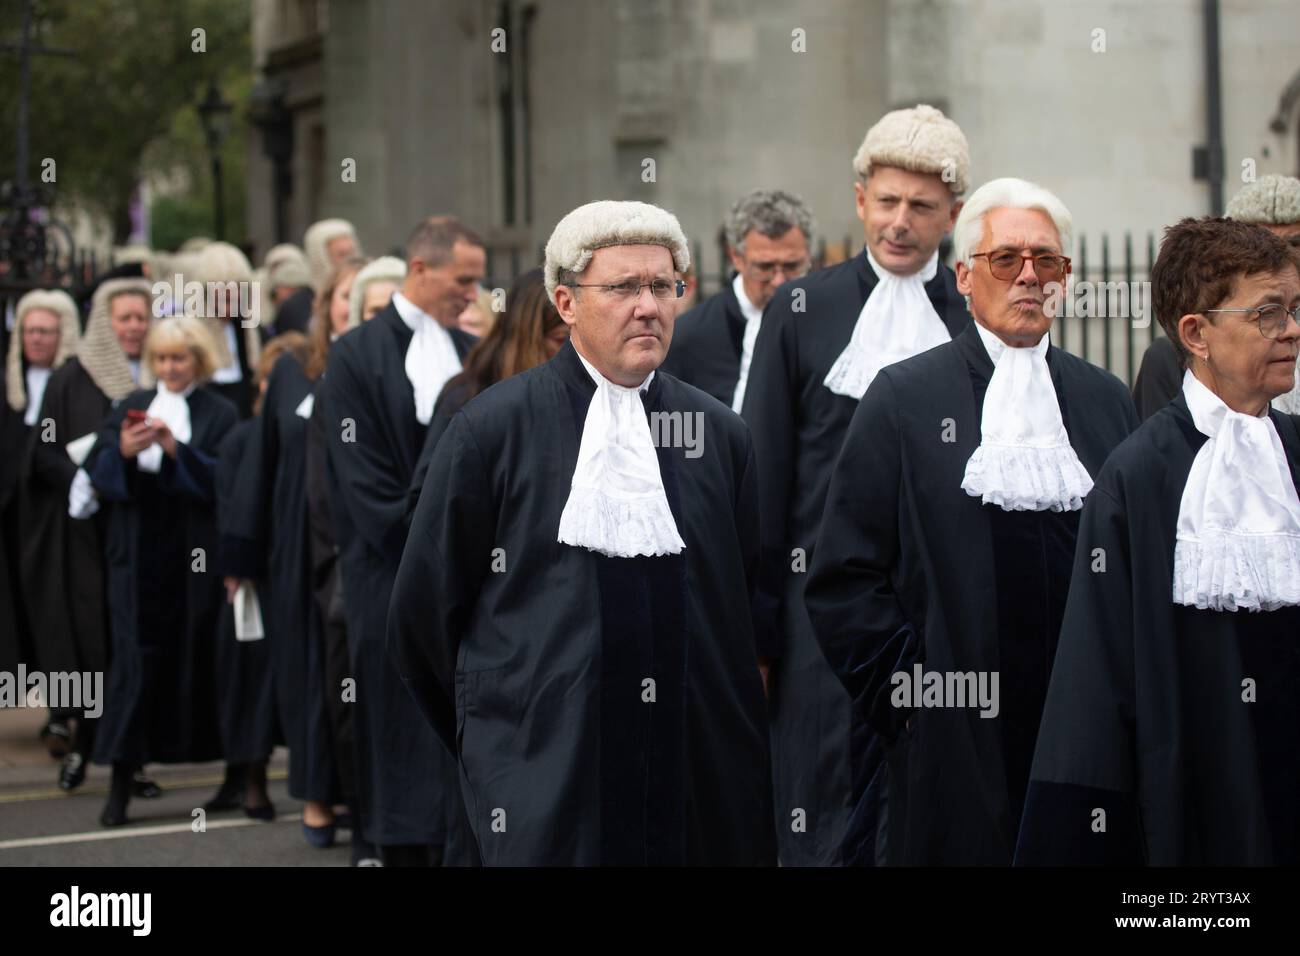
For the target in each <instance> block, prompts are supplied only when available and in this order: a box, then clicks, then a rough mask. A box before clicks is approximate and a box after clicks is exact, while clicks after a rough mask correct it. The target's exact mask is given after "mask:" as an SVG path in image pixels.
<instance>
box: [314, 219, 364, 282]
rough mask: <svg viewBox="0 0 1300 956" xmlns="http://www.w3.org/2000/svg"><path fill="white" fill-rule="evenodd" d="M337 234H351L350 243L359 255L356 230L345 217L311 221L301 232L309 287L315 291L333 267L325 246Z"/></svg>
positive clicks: (359, 242) (359, 246) (335, 237)
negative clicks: (309, 281) (309, 275)
mask: <svg viewBox="0 0 1300 956" xmlns="http://www.w3.org/2000/svg"><path fill="white" fill-rule="evenodd" d="M339 236H351V237H352V243H353V245H355V246H356V249H357V251H356V254H357V255H361V240H360V239H358V238H357V231H356V230H355V229H353V228H352V223H350V222H348V221H347V220H346V219H322V220H321V221H320V222H314V223H312V224H311V225H310V226H308V227H307V231H306V232H305V233H303V237H302V247H303V250H304V251H305V252H306V253H307V264H308V266H309V268H310V270H311V287H312V288H313V289H314V290H316V291H317V292H319V291H320V288H321V286H322V285H324V284H325V280H326V279H328V278H329V275H330V271H331V270H332V269H333V268H334V267H333V265H331V264H330V254H329V250H328V249H327V248H326V246H327V245H329V243H330V242H331V241H332V240H334V239H337V238H338V237H339Z"/></svg>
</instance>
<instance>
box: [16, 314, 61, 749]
mask: <svg viewBox="0 0 1300 956" xmlns="http://www.w3.org/2000/svg"><path fill="white" fill-rule="evenodd" d="M80 333H81V324H80V322H79V321H78V318H77V305H76V303H75V302H73V300H72V297H71V296H70V295H68V294H67V293H66V292H63V291H62V290H60V289H35V290H33V291H31V292H28V293H27V294H26V295H24V296H23V297H22V298H21V299H19V300H18V307H17V310H16V312H15V315H14V329H13V335H12V336H11V337H10V339H9V350H8V354H7V355H6V358H5V368H4V389H5V399H4V400H5V404H6V406H7V407H6V408H5V411H4V426H3V428H0V573H2V574H3V576H0V605H3V606H4V609H5V610H4V611H3V612H0V613H3V614H4V615H5V617H4V618H3V619H0V624H2V625H6V626H5V628H4V633H0V668H2V669H4V670H7V671H10V672H12V670H13V669H14V667H16V666H17V664H18V663H19V662H20V661H22V662H25V663H26V664H28V666H29V667H30V668H31V669H33V670H34V669H35V667H36V661H37V657H36V650H37V648H35V647H33V646H32V645H33V643H38V642H39V641H40V640H41V636H42V635H41V628H40V625H41V608H40V606H39V604H38V598H39V596H38V595H33V594H30V593H28V592H27V588H26V580H27V579H28V577H29V576H30V574H31V573H32V571H33V570H34V569H30V568H23V562H24V561H25V559H26V557H27V556H28V555H29V553H30V552H31V549H32V548H33V547H37V546H39V544H40V542H39V541H37V540H34V539H33V538H32V537H31V534H32V528H31V527H30V522H29V521H28V518H29V517H30V512H31V503H32V502H31V495H30V494H29V486H28V482H27V476H26V474H25V471H26V468H25V463H26V461H27V460H28V457H29V453H30V449H31V448H32V445H33V443H39V442H40V440H41V438H42V437H47V438H48V437H49V432H50V429H49V428H48V427H43V424H42V422H41V420H40V410H41V403H42V400H43V398H44V395H45V390H46V387H47V385H48V384H49V381H50V378H51V377H52V376H53V374H54V372H55V370H56V369H58V368H59V367H60V366H62V365H63V364H64V362H65V361H66V360H67V359H68V358H69V357H70V356H71V355H72V354H73V353H74V352H75V351H76V349H77V338H78V336H79V335H80ZM10 615H12V620H10V619H9V618H10ZM29 618H30V620H29ZM55 718H56V719H55V720H53V721H51V723H50V724H49V725H48V726H47V727H46V728H45V730H44V731H42V736H43V737H44V738H45V741H46V746H47V747H49V750H50V753H51V755H52V756H59V757H61V756H63V755H64V754H65V753H66V752H67V746H68V743H69V733H68V730H67V728H66V726H65V725H64V724H63V722H62V720H60V719H58V715H57V714H56V715H55Z"/></svg>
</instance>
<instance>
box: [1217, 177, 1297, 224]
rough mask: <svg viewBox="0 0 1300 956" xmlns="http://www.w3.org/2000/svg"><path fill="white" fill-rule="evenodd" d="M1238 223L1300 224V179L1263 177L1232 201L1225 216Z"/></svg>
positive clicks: (1245, 188) (1246, 187)
mask: <svg viewBox="0 0 1300 956" xmlns="http://www.w3.org/2000/svg"><path fill="white" fill-rule="evenodd" d="M1223 214H1224V215H1225V216H1227V217H1228V218H1229V219H1236V220H1237V221H1238V222H1257V223H1260V224H1261V225H1266V226H1286V225H1290V224H1291V223H1293V222H1300V179H1296V178H1295V177H1294V176H1277V175H1270V176H1261V177H1260V178H1259V179H1258V180H1257V181H1256V182H1253V183H1251V184H1250V185H1248V186H1245V187H1244V188H1243V189H1242V190H1241V191H1240V192H1239V193H1237V195H1235V196H1233V197H1232V200H1231V201H1230V202H1229V203H1228V208H1227V209H1226V210H1225V211H1224V213H1223Z"/></svg>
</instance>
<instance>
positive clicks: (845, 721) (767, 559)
mask: <svg viewBox="0 0 1300 956" xmlns="http://www.w3.org/2000/svg"><path fill="white" fill-rule="evenodd" d="M969 152H970V151H969V149H968V147H967V145H966V137H965V136H963V135H962V132H961V130H960V129H958V128H957V124H956V123H954V122H952V120H950V119H948V118H947V117H945V116H944V115H943V114H942V113H941V112H939V111H938V110H937V109H934V108H933V107H930V106H917V107H915V108H913V109H904V110H895V111H894V112H892V113H887V114H886V115H885V116H884V117H883V118H882V119H881V120H880V121H879V122H878V123H876V124H875V125H874V126H873V127H871V129H870V130H868V131H867V135H866V138H865V139H864V140H863V142H862V146H861V148H860V149H859V150H858V153H857V155H856V156H855V157H854V160H853V170H854V172H855V174H856V181H855V182H854V184H853V191H854V198H855V202H856V208H857V215H858V218H859V219H861V220H862V224H863V232H864V235H865V237H866V246H865V248H864V249H863V250H862V252H861V253H859V254H858V255H857V256H854V257H853V258H852V259H849V260H848V261H847V262H843V263H841V264H839V265H837V266H833V267H831V268H829V269H823V270H821V271H819V272H814V273H812V274H811V275H809V276H808V277H806V278H804V279H798V280H794V281H791V282H787V283H786V284H785V285H783V286H782V287H781V288H780V289H779V290H778V291H777V293H776V295H775V296H773V298H772V300H771V302H770V303H769V305H768V307H767V311H766V312H764V313H763V323H762V326H761V328H760V330H759V333H758V338H757V340H756V341H755V343H754V355H753V359H752V361H751V364H750V372H749V380H748V383H747V385H746V390H745V398H744V404H743V405H742V407H741V415H742V417H744V419H745V421H746V422H747V423H748V424H749V427H750V430H751V431H752V432H753V435H754V453H755V456H756V458H757V460H758V469H759V471H758V474H759V481H758V488H759V496H760V497H759V500H760V507H761V510H762V514H763V527H762V534H763V546H762V562H761V570H760V573H759V583H758V593H757V596H756V600H755V612H754V620H755V624H756V627H757V628H758V646H759V653H760V654H761V655H762V657H763V658H764V660H765V664H766V662H768V661H771V662H772V663H771V673H770V676H769V678H768V684H769V689H770V694H771V699H772V768H773V774H774V777H773V784H774V796H775V798H776V828H777V838H778V840H779V841H780V850H781V862H782V863H783V864H784V865H786V866H805V865H820V866H827V865H833V864H838V863H841V862H850V863H855V862H870V861H871V859H872V858H873V856H874V850H873V840H874V837H873V834H874V823H873V822H872V821H873V820H874V819H875V817H876V814H877V811H878V804H879V802H880V799H881V796H882V794H881V792H880V791H879V789H878V788H874V787H872V786H870V785H869V784H870V781H871V780H872V779H873V778H874V777H876V776H877V774H878V769H879V767H880V762H881V756H880V753H879V750H878V747H877V745H876V744H875V743H874V742H873V739H872V737H871V734H870V733H869V731H868V729H867V728H866V727H865V726H864V725H862V724H861V722H859V721H855V720H854V719H853V714H852V711H851V709H850V707H849V700H848V697H847V696H845V693H844V690H843V688H841V687H840V684H839V681H837V680H836V679H835V675H834V674H832V673H831V671H830V669H829V668H828V667H827V666H826V661H825V659H824V658H823V657H822V652H821V650H820V649H819V648H818V647H817V641H816V639H815V638H814V636H813V632H812V627H811V625H810V624H809V622H808V615H807V612H806V611H805V610H804V606H803V588H804V584H805V583H806V581H807V577H808V575H807V568H808V562H809V559H810V558H811V556H812V550H813V544H814V543H815V541H816V539H817V529H818V526H819V525H820V523H821V516H822V506H823V504H824V503H825V500H826V485H827V482H828V481H829V480H830V474H831V468H832V467H833V466H834V464H835V459H836V458H837V457H838V456H839V452H840V445H841V443H842V442H843V440H844V433H845V431H846V429H847V428H848V426H849V419H850V418H852V417H853V412H854V409H856V408H857V407H858V400H859V399H860V398H861V397H862V394H863V392H865V391H866V388H867V386H868V385H869V384H870V382H871V380H872V379H873V378H874V377H875V375H876V373H877V372H878V371H879V370H880V369H881V368H883V367H884V366H886V365H889V364H891V363H893V362H897V361H900V360H902V359H905V358H908V357H910V356H912V355H916V354H917V353H919V352H923V351H925V350H926V349H929V348H933V347H934V346H936V345H939V344H941V343H943V342H947V341H949V340H950V339H952V338H953V337H954V336H955V335H957V334H958V333H960V332H961V331H962V329H964V328H966V326H967V325H969V323H970V316H969V315H968V314H967V312H966V306H965V304H964V303H963V302H962V297H961V295H960V294H958V292H957V287H956V284H955V280H954V277H953V273H952V270H950V269H949V268H948V267H947V266H945V265H944V264H943V263H941V262H940V261H939V243H940V241H941V240H942V239H943V237H944V236H945V235H946V234H947V233H948V232H949V231H950V230H951V229H952V224H953V222H954V221H955V220H956V218H957V213H958V212H959V211H960V209H961V202H960V197H961V195H962V193H964V192H965V191H966V181H967V178H968V176H969V172H968V167H969V166H970V159H969ZM854 793H856V794H858V795H859V799H858V801H857V802H856V803H853V802H851V794H854Z"/></svg>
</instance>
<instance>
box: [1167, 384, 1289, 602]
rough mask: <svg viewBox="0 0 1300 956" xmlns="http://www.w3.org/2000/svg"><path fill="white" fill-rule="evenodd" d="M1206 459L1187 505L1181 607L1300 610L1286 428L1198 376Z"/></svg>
mask: <svg viewBox="0 0 1300 956" xmlns="http://www.w3.org/2000/svg"><path fill="white" fill-rule="evenodd" d="M1183 397H1184V398H1185V400H1186V402H1187V409H1188V411H1189V412H1191V415H1192V422H1193V423H1194V424H1195V425H1196V430H1197V431H1199V432H1200V433H1201V434H1203V435H1205V436H1207V440H1206V442H1205V444H1204V445H1202V446H1201V447H1200V449H1199V450H1198V451H1197V452H1196V457H1195V458H1194V459H1193V460H1192V467H1191V470H1190V471H1189V472H1188V474H1187V484H1186V485H1185V486H1184V487H1183V496H1182V500H1181V501H1180V502H1179V505H1178V534H1177V540H1176V542H1175V545H1174V581H1173V601H1174V603H1175V604H1181V605H1185V606H1187V607H1196V608H1201V609H1202V610H1205V609H1209V610H1215V611H1237V610H1242V609H1244V610H1247V611H1272V610H1276V609H1277V608H1280V607H1285V606H1288V605H1295V604H1300V498H1297V496H1296V488H1295V483H1294V481H1292V478H1291V468H1290V465H1289V463H1288V462H1287V457H1286V451H1285V450H1284V449H1283V447H1282V440H1281V439H1280V438H1279V437H1278V434H1277V427H1276V426H1275V425H1274V424H1273V420H1272V419H1271V418H1270V417H1269V415H1268V412H1267V410H1266V411H1265V413H1264V415H1262V416H1255V415H1244V414H1242V413H1240V412H1234V411H1233V410H1232V409H1230V408H1229V407H1228V406H1227V405H1226V404H1225V403H1224V401H1223V400H1222V399H1221V398H1219V396H1217V395H1215V394H1214V393H1213V392H1212V391H1210V390H1209V389H1208V388H1207V387H1206V386H1205V385H1204V384H1203V383H1202V382H1201V381H1200V380H1199V379H1198V378H1197V377H1196V376H1195V375H1193V374H1192V373H1191V372H1190V371H1188V372H1186V373H1185V374H1184V375H1183Z"/></svg>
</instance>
